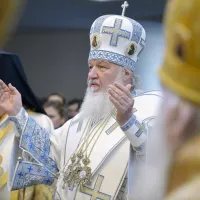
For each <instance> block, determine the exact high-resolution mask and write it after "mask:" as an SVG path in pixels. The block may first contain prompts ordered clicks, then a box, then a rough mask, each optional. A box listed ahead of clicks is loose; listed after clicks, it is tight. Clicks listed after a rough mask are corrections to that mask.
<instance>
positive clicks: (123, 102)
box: [108, 83, 134, 126]
mask: <svg viewBox="0 0 200 200" xmlns="http://www.w3.org/2000/svg"><path fill="white" fill-rule="evenodd" d="M130 88H131V85H130V84H128V85H127V86H124V85H122V84H119V83H114V85H109V89H108V93H109V94H110V96H109V98H110V100H111V102H112V103H113V104H114V106H115V108H116V109H117V118H116V120H117V122H118V124H119V125H120V126H122V125H124V124H125V123H126V122H127V121H128V120H129V119H130V118H131V115H132V109H133V104H134V100H133V97H132V94H131V92H130Z"/></svg>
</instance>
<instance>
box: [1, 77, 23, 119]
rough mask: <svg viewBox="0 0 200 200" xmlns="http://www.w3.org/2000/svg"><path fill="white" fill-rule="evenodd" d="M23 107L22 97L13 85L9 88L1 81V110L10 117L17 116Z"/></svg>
mask: <svg viewBox="0 0 200 200" xmlns="http://www.w3.org/2000/svg"><path fill="white" fill-rule="evenodd" d="M21 107H22V100H21V95H20V93H19V92H18V91H17V89H16V88H15V87H13V86H12V85H11V84H9V85H8V86H7V85H6V84H5V83H4V82H3V81H2V80H0V109H1V110H2V111H3V112H4V113H7V114H8V115H12V116H15V115H17V113H18V112H19V111H20V109H21Z"/></svg>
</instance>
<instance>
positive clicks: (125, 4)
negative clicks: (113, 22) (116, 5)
mask: <svg viewBox="0 0 200 200" xmlns="http://www.w3.org/2000/svg"><path fill="white" fill-rule="evenodd" d="M128 6H129V4H128V2H127V1H125V2H124V3H123V4H122V8H123V10H122V16H124V15H125V12H126V8H128Z"/></svg>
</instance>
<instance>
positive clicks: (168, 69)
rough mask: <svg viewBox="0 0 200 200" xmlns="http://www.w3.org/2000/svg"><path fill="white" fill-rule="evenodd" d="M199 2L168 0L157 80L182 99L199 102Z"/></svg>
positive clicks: (192, 0) (195, 0) (197, 0)
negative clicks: (163, 49)
mask: <svg viewBox="0 0 200 200" xmlns="http://www.w3.org/2000/svg"><path fill="white" fill-rule="evenodd" d="M199 11H200V1H199V0H188V1H187V0H186V1H183V0H169V1H168V5H167V7H166V14H165V20H164V23H165V38H166V52H165V58H164V63H163V66H162V68H161V69H160V72H159V73H160V79H161V82H162V83H163V85H164V86H166V87H167V88H170V89H171V90H172V91H174V92H175V93H176V94H178V95H180V96H181V97H182V98H184V99H187V100H189V101H191V102H193V103H195V104H198V105H200V37H199V36H200V26H199V22H200V12H199Z"/></svg>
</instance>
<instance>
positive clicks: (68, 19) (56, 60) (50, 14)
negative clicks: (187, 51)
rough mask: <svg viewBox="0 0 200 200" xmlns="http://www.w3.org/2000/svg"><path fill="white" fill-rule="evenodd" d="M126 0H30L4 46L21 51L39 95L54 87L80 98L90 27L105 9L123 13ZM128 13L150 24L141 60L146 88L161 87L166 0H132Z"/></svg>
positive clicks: (22, 59)
mask: <svg viewBox="0 0 200 200" xmlns="http://www.w3.org/2000/svg"><path fill="white" fill-rule="evenodd" d="M122 3H123V1H119V0H118V1H117V0H116V1H113V0H112V1H106V0H102V1H95V0H93V1H91V0H71V1H70V0H59V1H58V0H57V1H56V0H27V5H26V7H25V10H24V12H23V15H22V18H21V21H20V24H19V26H18V29H17V31H16V33H15V35H14V36H13V38H12V39H11V40H10V41H9V42H8V44H7V45H6V47H5V49H4V51H9V52H12V53H15V54H17V55H18V56H19V57H20V58H21V62H22V64H23V67H24V69H25V72H26V74H27V76H28V81H29V84H30V86H31V87H32V89H33V91H34V92H35V94H36V95H37V96H38V97H44V96H46V95H48V94H49V93H51V92H55V91H56V92H60V93H62V94H64V96H65V97H66V98H67V100H70V99H73V98H82V97H83V96H84V92H85V88H86V78H87V73H88V66H87V59H88V53H89V29H90V26H91V24H92V22H93V21H94V20H95V19H96V18H97V17H99V16H101V15H104V14H119V15H121V12H122V8H121V4H122ZM128 3H129V8H128V9H127V11H126V16H128V17H131V18H133V19H136V20H138V21H139V22H140V23H141V24H142V25H143V26H144V28H145V29H146V32H147V42H146V48H145V50H144V51H143V53H142V56H141V58H140V60H139V62H138V64H137V70H136V73H138V74H139V75H140V76H141V79H142V82H141V84H140V88H141V89H142V90H145V91H146V90H154V89H159V88H160V86H159V83H158V79H157V75H156V73H157V69H158V67H159V66H160V65H161V60H162V55H163V48H164V41H163V30H162V16H163V11H164V6H165V1H164V0H151V1H150V0H129V1H128Z"/></svg>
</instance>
